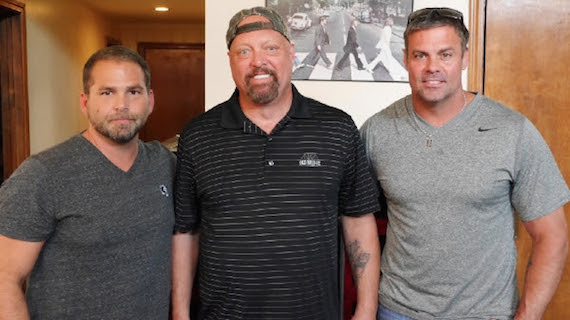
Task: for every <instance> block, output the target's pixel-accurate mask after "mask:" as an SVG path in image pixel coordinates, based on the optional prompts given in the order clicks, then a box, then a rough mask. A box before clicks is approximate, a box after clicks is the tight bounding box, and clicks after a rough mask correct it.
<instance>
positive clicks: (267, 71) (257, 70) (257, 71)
mask: <svg viewBox="0 0 570 320" xmlns="http://www.w3.org/2000/svg"><path fill="white" fill-rule="evenodd" d="M260 73H265V74H268V75H270V76H272V77H273V78H277V74H276V73H275V71H273V70H270V69H267V68H264V67H260V68H255V69H254V70H253V71H252V72H250V73H248V74H246V78H247V79H248V80H249V79H251V78H253V77H255V76H256V75H258V74H260Z"/></svg>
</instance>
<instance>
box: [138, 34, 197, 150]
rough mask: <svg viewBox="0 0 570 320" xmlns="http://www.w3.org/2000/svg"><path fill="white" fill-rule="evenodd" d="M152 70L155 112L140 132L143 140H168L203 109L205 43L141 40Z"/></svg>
mask: <svg viewBox="0 0 570 320" xmlns="http://www.w3.org/2000/svg"><path fill="white" fill-rule="evenodd" d="M138 51H139V53H140V54H141V55H142V56H143V57H144V58H145V59H146V61H147V63H148V65H149V67H150V71H151V87H152V89H153V91H154V97H155V105H154V111H153V112H152V114H151V115H150V116H149V119H148V121H147V123H146V125H145V126H144V128H143V129H142V130H141V132H140V138H141V140H144V141H150V140H159V141H165V140H168V139H170V138H172V137H174V136H175V135H176V134H179V133H180V132H181V131H182V128H183V127H184V125H185V124H186V123H188V122H189V121H190V120H191V119H192V118H194V117H195V116H197V115H198V114H200V113H202V112H204V44H168V43H139V45H138Z"/></svg>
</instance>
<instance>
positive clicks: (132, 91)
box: [129, 90, 141, 95]
mask: <svg viewBox="0 0 570 320" xmlns="http://www.w3.org/2000/svg"><path fill="white" fill-rule="evenodd" d="M129 93H130V94H133V95H137V94H141V91H140V90H131V91H129Z"/></svg>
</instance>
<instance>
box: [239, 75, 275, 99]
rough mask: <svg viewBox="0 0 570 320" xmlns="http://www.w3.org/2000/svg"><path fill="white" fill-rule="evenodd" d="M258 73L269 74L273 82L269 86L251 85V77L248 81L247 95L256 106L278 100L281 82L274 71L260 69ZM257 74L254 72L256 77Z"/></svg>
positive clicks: (251, 76)
mask: <svg viewBox="0 0 570 320" xmlns="http://www.w3.org/2000/svg"><path fill="white" fill-rule="evenodd" d="M256 71H263V72H264V73H267V74H269V76H270V77H271V78H272V79H273V81H271V83H269V84H263V85H251V84H250V81H249V80H250V79H251V78H253V75H249V76H248V77H247V81H246V84H247V94H248V96H249V97H250V98H251V100H252V101H253V102H255V103H256V104H262V105H263V104H267V103H269V102H271V101H273V100H274V99H275V98H277V95H278V94H279V81H278V80H277V75H276V74H275V73H274V72H273V71H270V70H266V69H258V70H256ZM255 73H256V72H254V75H255Z"/></svg>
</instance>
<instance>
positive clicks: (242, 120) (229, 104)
mask: <svg viewBox="0 0 570 320" xmlns="http://www.w3.org/2000/svg"><path fill="white" fill-rule="evenodd" d="M291 88H292V90H293V103H292V104H291V109H290V110H289V112H288V113H287V115H286V116H285V117H286V118H312V117H313V115H312V114H311V111H310V110H309V102H308V100H307V98H306V97H304V96H303V95H301V94H300V93H299V91H297V88H296V87H295V85H293V84H291ZM250 123H251V121H250V120H249V119H248V118H247V117H246V116H245V114H244V113H243V111H242V110H241V107H240V104H239V91H238V90H237V88H236V89H235V91H234V93H233V94H232V96H231V97H230V99H229V100H228V101H226V102H225V103H224V105H223V106H222V119H221V121H220V124H221V126H222V128H226V129H241V128H244V125H249V124H250Z"/></svg>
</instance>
